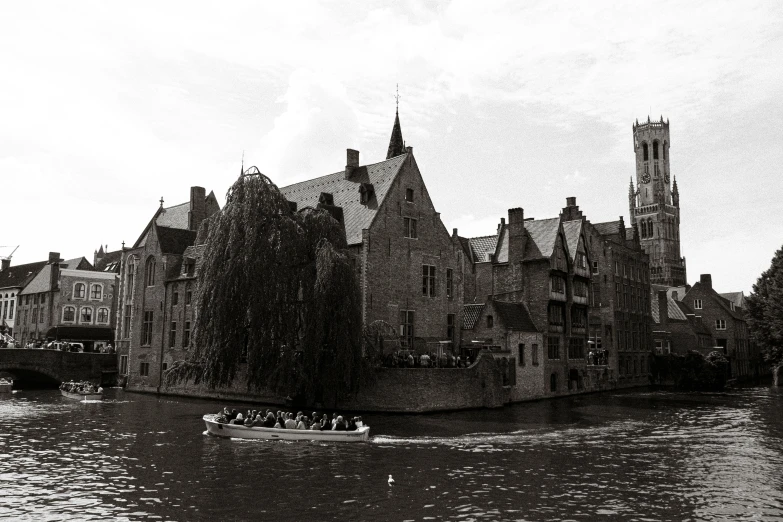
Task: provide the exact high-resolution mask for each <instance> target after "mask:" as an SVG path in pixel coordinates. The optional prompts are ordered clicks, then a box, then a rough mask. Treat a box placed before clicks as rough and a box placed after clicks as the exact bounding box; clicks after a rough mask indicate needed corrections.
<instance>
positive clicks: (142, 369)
mask: <svg viewBox="0 0 783 522" xmlns="http://www.w3.org/2000/svg"><path fill="white" fill-rule="evenodd" d="M149 374H150V363H148V362H143V363H141V364H139V376H141V377H147V376H149Z"/></svg>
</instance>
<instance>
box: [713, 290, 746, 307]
mask: <svg viewBox="0 0 783 522" xmlns="http://www.w3.org/2000/svg"><path fill="white" fill-rule="evenodd" d="M718 295H720V296H721V297H722V298H724V299H726V300H728V301H729V302H732V303H734V306H735V307H737V308H744V306H743V305H744V304H745V292H726V293H721V294H718Z"/></svg>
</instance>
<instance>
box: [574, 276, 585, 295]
mask: <svg viewBox="0 0 783 522" xmlns="http://www.w3.org/2000/svg"><path fill="white" fill-rule="evenodd" d="M574 295H576V296H579V297H587V283H585V282H584V281H579V280H577V281H574Z"/></svg>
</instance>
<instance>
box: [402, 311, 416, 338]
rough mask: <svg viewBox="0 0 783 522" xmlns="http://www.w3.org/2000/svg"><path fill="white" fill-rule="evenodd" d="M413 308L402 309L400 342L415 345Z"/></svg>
mask: <svg viewBox="0 0 783 522" xmlns="http://www.w3.org/2000/svg"><path fill="white" fill-rule="evenodd" d="M413 319H414V317H413V310H400V344H402V346H408V347H413Z"/></svg>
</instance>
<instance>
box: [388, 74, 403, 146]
mask: <svg viewBox="0 0 783 522" xmlns="http://www.w3.org/2000/svg"><path fill="white" fill-rule="evenodd" d="M395 99H396V100H397V110H396V111H395V114H394V127H393V128H392V134H391V139H390V140H389V151H388V152H387V153H386V159H389V158H393V157H395V156H399V155H401V154H405V140H403V139H402V129H401V128H400V92H399V86H398V88H397V94H396V96H395Z"/></svg>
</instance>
